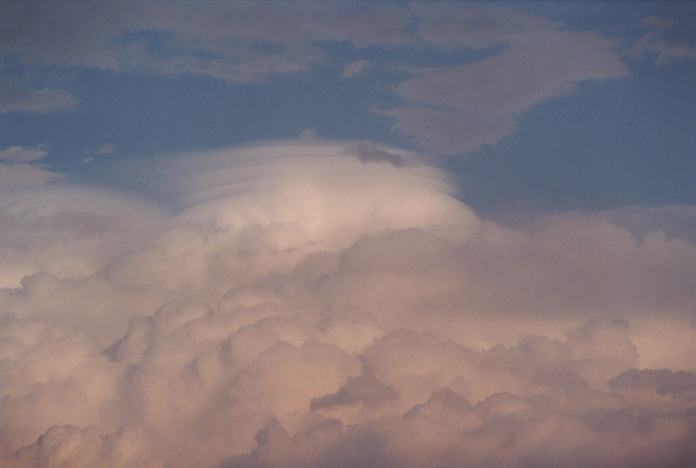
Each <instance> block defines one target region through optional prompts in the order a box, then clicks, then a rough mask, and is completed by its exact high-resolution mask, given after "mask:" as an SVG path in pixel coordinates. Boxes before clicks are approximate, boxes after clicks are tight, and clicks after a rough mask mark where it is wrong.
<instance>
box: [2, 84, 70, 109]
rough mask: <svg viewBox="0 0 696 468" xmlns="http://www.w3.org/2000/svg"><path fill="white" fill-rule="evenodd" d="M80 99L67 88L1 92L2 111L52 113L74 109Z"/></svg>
mask: <svg viewBox="0 0 696 468" xmlns="http://www.w3.org/2000/svg"><path fill="white" fill-rule="evenodd" d="M79 103H80V101H79V100H78V99H77V98H76V97H75V96H74V95H73V94H72V93H71V92H70V91H68V90H65V89H52V88H40V89H23V90H3V91H2V92H0V112H22V113H36V114H52V113H56V112H65V111H68V110H71V109H74V108H76V107H77V106H78V104H79Z"/></svg>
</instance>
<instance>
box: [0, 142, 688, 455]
mask: <svg viewBox="0 0 696 468" xmlns="http://www.w3.org/2000/svg"><path fill="white" fill-rule="evenodd" d="M360 144H366V143H359V142H344V143H331V142H325V141H322V140H319V139H316V138H315V139H314V140H313V141H312V142H308V141H307V140H304V141H301V140H298V141H287V142H277V143H275V144H269V145H265V146H248V147H243V148H236V149H230V150H220V151H213V152H209V153H203V154H191V155H182V156H178V157H173V158H168V159H166V160H163V163H162V166H158V165H156V166H155V167H154V168H152V171H154V172H151V173H150V174H149V175H150V179H149V180H161V181H162V182H161V183H160V185H161V187H159V189H161V190H162V191H164V192H166V193H169V194H174V199H175V200H176V203H175V204H176V206H178V208H177V209H176V210H174V211H172V210H171V209H164V208H161V207H158V206H156V205H153V204H152V203H148V202H146V201H143V200H136V199H133V198H132V197H128V196H125V195H123V194H118V193H107V192H105V191H103V190H100V191H95V190H87V189H78V188H71V189H68V188H65V187H63V188H57V187H56V188H51V187H44V188H41V189H38V188H36V189H32V190H21V191H13V192H12V193H11V195H7V196H3V198H2V203H1V204H0V223H1V224H2V225H3V227H6V226H9V228H4V229H3V230H2V232H0V258H1V259H2V260H1V261H0V279H1V280H2V285H3V287H4V289H0V311H1V312H2V313H1V314H0V454H1V456H2V462H3V466H8V467H53V466H56V467H57V466H70V467H95V466H109V467H165V466H167V467H191V466H196V467H233V466H237V467H253V466H284V467H301V466H327V467H329V466H332V467H333V466H345V467H357V466H412V467H426V466H428V467H430V466H443V467H445V466H452V467H454V466H477V467H478V466H520V467H532V466H569V467H573V466H578V467H579V466H615V467H620V466H675V467H676V466H689V465H692V464H694V463H695V462H696V452H695V451H694V447H696V416H695V414H696V413H695V412H694V409H695V408H696V407H695V406H694V405H695V401H696V400H695V392H696V386H695V385H696V374H695V373H694V371H695V370H696V369H695V368H694V365H693V363H694V362H695V361H694V358H696V346H695V345H694V343H696V342H695V341H694V334H695V333H696V331H695V328H694V322H693V321H694V304H696V292H695V290H694V288H693V285H694V284H696V244H695V243H694V235H693V234H694V233H693V231H690V230H689V229H684V228H683V226H684V225H685V224H688V223H685V222H684V220H686V219H691V220H693V219H694V213H695V211H694V208H693V207H687V206H682V207H667V208H662V209H657V208H652V209H647V208H640V207H635V208H631V209H625V210H619V211H617V212H602V213H586V214H577V213H567V214H564V215H558V216H550V217H544V218H541V219H536V220H529V221H528V222H527V223H526V224H524V225H517V226H515V227H504V226H502V225H500V224H497V223H495V222H492V221H489V220H482V219H480V218H479V217H478V216H476V215H475V214H474V213H473V212H472V210H471V209H470V208H469V207H468V206H467V205H466V204H464V203H462V202H461V201H459V200H457V199H456V198H455V197H454V196H453V195H452V188H451V186H450V184H449V183H448V177H447V175H446V174H443V173H441V172H439V171H437V170H435V169H432V168H429V167H427V166H424V165H423V164H422V162H421V160H420V159H419V158H418V157H417V156H416V155H413V154H410V153H407V152H404V151H400V150H396V149H393V148H387V147H383V146H379V145H376V144H370V146H369V148H370V151H368V153H369V154H377V155H381V154H383V153H384V154H388V155H395V156H398V157H399V158H401V160H403V161H404V162H405V164H404V165H396V164H389V163H387V164H383V163H382V164H378V163H375V164H365V163H364V162H363V161H361V160H360V159H359V158H357V157H355V148H356V145H360ZM387 162H389V161H387ZM165 163H166V165H165ZM158 171H161V172H158ZM164 173H166V174H167V177H166V178H158V177H156V176H157V174H164ZM134 176H137V174H134Z"/></svg>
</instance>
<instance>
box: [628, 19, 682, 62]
mask: <svg viewBox="0 0 696 468" xmlns="http://www.w3.org/2000/svg"><path fill="white" fill-rule="evenodd" d="M675 25H676V23H675V22H674V21H671V20H667V19H663V18H659V17H654V16H653V17H649V18H645V19H644V20H643V26H645V28H646V29H647V30H648V31H647V32H646V33H644V34H643V35H642V36H641V37H640V38H639V39H638V40H636V41H635V42H634V44H633V45H632V46H631V47H629V48H628V51H627V52H628V54H629V55H632V56H637V57H643V58H652V59H654V60H655V62H656V63H657V64H658V65H666V64H670V63H672V62H675V61H680V60H696V45H694V44H692V43H689V42H675V41H670V40H668V39H667V36H668V34H669V31H670V29H672V28H673V27H674V26H675Z"/></svg>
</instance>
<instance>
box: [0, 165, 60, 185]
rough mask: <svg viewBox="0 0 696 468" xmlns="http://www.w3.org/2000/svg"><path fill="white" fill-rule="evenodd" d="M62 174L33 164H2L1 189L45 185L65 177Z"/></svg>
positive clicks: (0, 166) (0, 171) (0, 169)
mask: <svg viewBox="0 0 696 468" xmlns="http://www.w3.org/2000/svg"><path fill="white" fill-rule="evenodd" d="M63 178H64V176H63V175H62V174H58V173H56V172H52V171H50V170H48V169H44V168H42V167H40V166H36V165H32V164H0V190H2V191H4V190H8V189H15V188H18V187H27V186H32V185H44V184H46V183H48V182H53V181H58V180H61V179H63Z"/></svg>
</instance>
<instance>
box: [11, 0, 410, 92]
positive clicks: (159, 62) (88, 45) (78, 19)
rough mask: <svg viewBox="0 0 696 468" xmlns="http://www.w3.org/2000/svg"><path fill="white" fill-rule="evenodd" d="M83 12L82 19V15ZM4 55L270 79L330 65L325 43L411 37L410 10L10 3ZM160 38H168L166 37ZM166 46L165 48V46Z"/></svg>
mask: <svg viewBox="0 0 696 468" xmlns="http://www.w3.org/2000/svg"><path fill="white" fill-rule="evenodd" d="M76 11H79V12H80V14H79V15H76V14H75V13H74V12H76ZM1 13H2V14H1V15H0V16H2V18H3V24H2V28H1V29H2V31H3V34H2V36H0V39H2V40H1V41H0V43H4V44H8V46H6V47H0V53H4V54H5V55H7V56H12V57H15V58H18V59H20V60H21V61H23V62H24V63H26V64H27V65H33V64H37V63H38V64H41V65H44V66H60V67H66V66H67V67H81V68H94V69H100V70H112V71H117V72H133V71H137V72H138V73H151V74H158V75H175V74H182V73H186V74H192V75H198V76H207V77H213V78H217V79H222V80H225V81H227V82H233V83H249V82H263V81H266V80H267V79H268V78H269V77H270V76H273V75H284V74H293V73H299V72H303V71H306V70H309V69H311V68H313V67H315V66H317V65H318V64H320V63H324V62H325V61H326V60H327V55H326V53H325V52H324V51H323V50H322V49H321V48H320V47H318V46H317V45H316V44H317V43H327V42H336V41H347V42H350V43H352V44H354V45H356V46H358V47H364V46H369V45H385V46H392V45H401V44H404V43H407V42H408V41H409V40H410V34H409V32H408V28H407V26H408V22H409V18H410V14H409V13H408V9H407V8H406V7H404V6H398V5H392V4H386V3H384V4H374V5H362V4H351V3H344V2H336V3H328V4H323V3H316V2H307V3H305V4H302V5H298V4H287V5H286V4H281V5H276V6H274V7H273V8H268V5H264V4H259V3H254V2H234V3H230V4H225V3H217V4H213V3H203V4H202V3H193V4H186V3H183V4H181V5H179V7H178V8H175V9H172V8H170V5H169V4H168V3H167V2H163V1H158V0H153V1H147V2H111V1H109V2H106V3H104V4H102V5H100V6H99V7H96V6H95V5H93V4H92V3H91V2H87V1H84V0H71V1H70V2H69V3H68V4H65V5H61V6H60V7H58V6H53V5H46V4H45V3H43V2H35V1H33V2H19V1H11V2H4V3H3V10H2V11H1ZM158 39H163V40H159V41H158ZM162 45H163V47H162Z"/></svg>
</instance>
